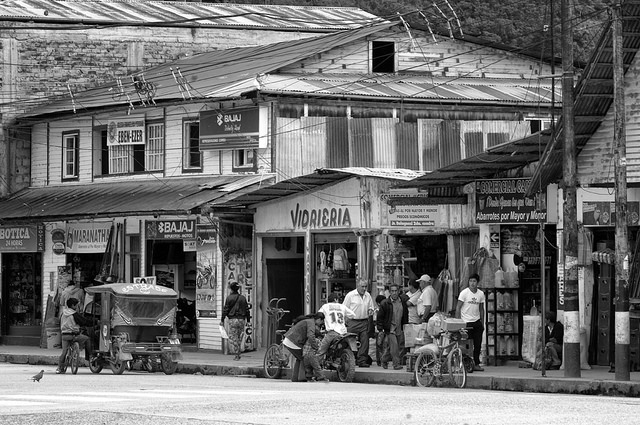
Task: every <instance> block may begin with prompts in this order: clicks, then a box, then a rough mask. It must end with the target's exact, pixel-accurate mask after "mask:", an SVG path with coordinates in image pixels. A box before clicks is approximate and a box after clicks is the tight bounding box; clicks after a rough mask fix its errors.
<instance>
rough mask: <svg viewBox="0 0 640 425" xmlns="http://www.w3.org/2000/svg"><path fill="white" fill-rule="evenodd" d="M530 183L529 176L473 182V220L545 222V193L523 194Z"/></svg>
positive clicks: (481, 221)
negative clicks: (474, 209)
mask: <svg viewBox="0 0 640 425" xmlns="http://www.w3.org/2000/svg"><path fill="white" fill-rule="evenodd" d="M530 183H531V179H496V180H478V181H476V183H475V186H476V223H489V224H491V223H513V224H520V223H540V222H546V220H547V205H546V196H545V195H544V194H543V195H539V194H536V195H534V196H525V193H526V192H527V189H528V188H529V184H530Z"/></svg>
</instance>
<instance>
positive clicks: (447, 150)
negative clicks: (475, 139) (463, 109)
mask: <svg viewBox="0 0 640 425" xmlns="http://www.w3.org/2000/svg"><path fill="white" fill-rule="evenodd" d="M441 127H442V137H441V138H440V146H439V147H440V150H439V151H440V167H445V166H447V165H449V164H453V163H454V162H458V161H460V160H461V159H462V157H461V155H460V148H461V146H460V145H461V143H460V122H459V121H442V124H441Z"/></svg>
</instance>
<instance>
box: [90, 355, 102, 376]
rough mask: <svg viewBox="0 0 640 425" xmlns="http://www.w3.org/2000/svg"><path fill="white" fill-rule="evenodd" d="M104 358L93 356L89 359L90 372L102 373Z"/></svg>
mask: <svg viewBox="0 0 640 425" xmlns="http://www.w3.org/2000/svg"><path fill="white" fill-rule="evenodd" d="M102 367H103V363H102V356H91V358H90V359H89V370H90V371H91V372H92V373H100V372H102Z"/></svg>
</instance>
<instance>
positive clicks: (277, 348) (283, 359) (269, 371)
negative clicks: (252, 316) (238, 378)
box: [263, 298, 291, 379]
mask: <svg viewBox="0 0 640 425" xmlns="http://www.w3.org/2000/svg"><path fill="white" fill-rule="evenodd" d="M283 301H286V298H272V299H271V301H269V306H268V307H267V314H268V315H269V316H270V317H272V318H273V320H272V321H270V324H269V326H270V329H269V330H270V333H271V335H274V341H276V342H274V343H272V344H271V345H269V348H267V352H266V353H265V354H264V361H263V367H264V374H265V376H266V377H267V378H270V379H277V378H279V377H280V375H282V369H285V368H289V364H290V359H291V356H290V354H289V350H287V349H286V348H285V346H284V344H283V343H282V342H283V341H284V334H285V333H286V330H284V329H278V325H279V323H280V320H281V319H282V317H283V316H284V315H285V314H287V313H289V310H285V309H283V308H282V307H280V303H281V302H283ZM278 340H279V341H278Z"/></svg>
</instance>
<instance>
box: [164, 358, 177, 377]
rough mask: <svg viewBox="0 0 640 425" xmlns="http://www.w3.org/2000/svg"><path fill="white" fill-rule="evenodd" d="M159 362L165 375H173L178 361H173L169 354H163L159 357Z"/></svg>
mask: <svg viewBox="0 0 640 425" xmlns="http://www.w3.org/2000/svg"><path fill="white" fill-rule="evenodd" d="M160 364H161V365H162V371H163V372H164V374H165V375H173V373H174V372H175V371H176V369H177V368H178V362H174V361H173V359H172V358H171V354H163V355H162V356H161V357H160Z"/></svg>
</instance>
